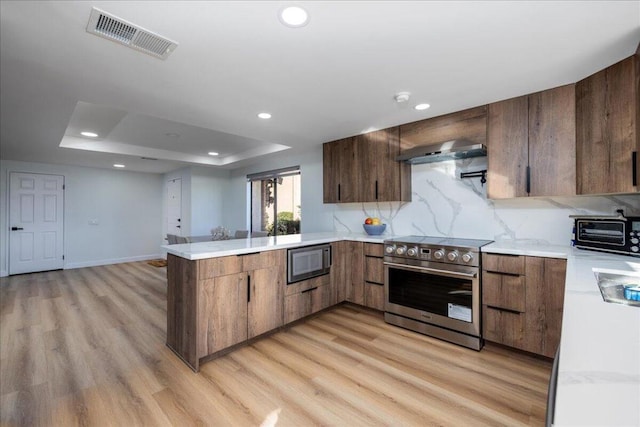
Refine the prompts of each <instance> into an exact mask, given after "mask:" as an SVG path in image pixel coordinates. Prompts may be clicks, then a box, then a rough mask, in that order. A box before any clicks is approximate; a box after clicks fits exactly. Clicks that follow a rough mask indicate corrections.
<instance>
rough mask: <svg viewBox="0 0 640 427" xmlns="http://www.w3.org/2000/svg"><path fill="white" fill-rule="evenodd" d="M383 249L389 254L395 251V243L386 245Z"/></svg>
mask: <svg viewBox="0 0 640 427" xmlns="http://www.w3.org/2000/svg"><path fill="white" fill-rule="evenodd" d="M384 251H385V252H386V253H388V254H389V255H392V254H393V253H394V252H395V251H396V245H388V246H387V247H385V248H384Z"/></svg>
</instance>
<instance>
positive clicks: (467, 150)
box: [396, 139, 487, 165]
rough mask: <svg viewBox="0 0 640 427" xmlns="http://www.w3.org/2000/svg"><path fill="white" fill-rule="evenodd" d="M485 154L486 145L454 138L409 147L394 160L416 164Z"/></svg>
mask: <svg viewBox="0 0 640 427" xmlns="http://www.w3.org/2000/svg"><path fill="white" fill-rule="evenodd" d="M486 155H487V147H486V146H484V145H483V144H478V143H477V142H473V141H469V140H468V139H454V140H453V141H445V142H440V143H438V144H431V145H421V146H418V147H414V148H410V149H409V150H406V151H404V152H403V153H402V154H401V155H399V156H398V157H396V160H397V161H399V162H405V163H410V164H412V165H417V164H421V163H433V162H442V161H444V160H457V159H467V158H470V157H481V156H486Z"/></svg>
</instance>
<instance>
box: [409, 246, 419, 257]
mask: <svg viewBox="0 0 640 427" xmlns="http://www.w3.org/2000/svg"><path fill="white" fill-rule="evenodd" d="M407 255H409V256H416V255H418V248H416V247H415V246H414V247H413V248H409V249H407Z"/></svg>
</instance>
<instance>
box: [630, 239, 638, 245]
mask: <svg viewBox="0 0 640 427" xmlns="http://www.w3.org/2000/svg"><path fill="white" fill-rule="evenodd" d="M631 243H632V244H634V245H637V244H638V239H637V238H635V237H634V238H633V239H631Z"/></svg>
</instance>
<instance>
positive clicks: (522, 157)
mask: <svg viewBox="0 0 640 427" xmlns="http://www.w3.org/2000/svg"><path fill="white" fill-rule="evenodd" d="M528 124H529V100H528V97H527V96H520V97H518V98H512V99H507V100H505V101H500V102H495V103H493V104H490V105H489V111H488V120H487V141H488V144H489V148H488V149H487V197H488V198H490V199H510V198H513V197H524V196H527V166H528V164H529V159H528V156H529V153H528V138H529V129H528V128H529V125H528Z"/></svg>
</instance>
